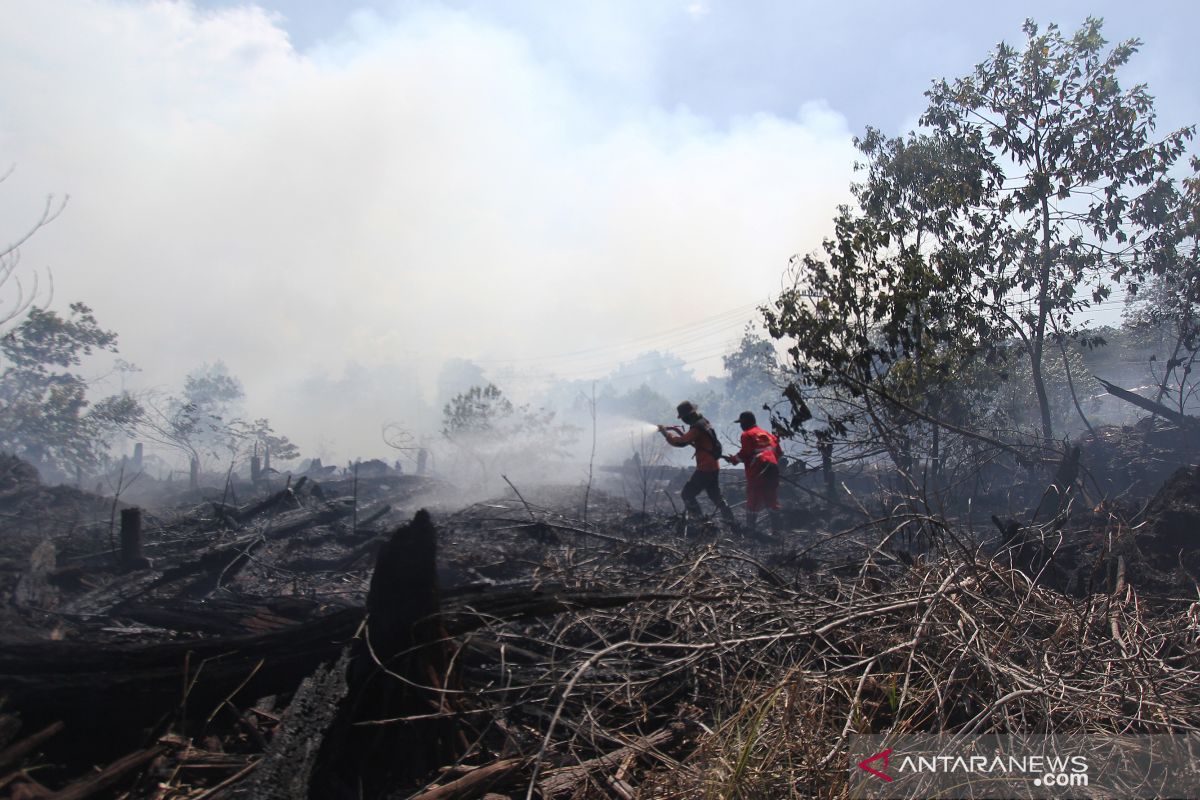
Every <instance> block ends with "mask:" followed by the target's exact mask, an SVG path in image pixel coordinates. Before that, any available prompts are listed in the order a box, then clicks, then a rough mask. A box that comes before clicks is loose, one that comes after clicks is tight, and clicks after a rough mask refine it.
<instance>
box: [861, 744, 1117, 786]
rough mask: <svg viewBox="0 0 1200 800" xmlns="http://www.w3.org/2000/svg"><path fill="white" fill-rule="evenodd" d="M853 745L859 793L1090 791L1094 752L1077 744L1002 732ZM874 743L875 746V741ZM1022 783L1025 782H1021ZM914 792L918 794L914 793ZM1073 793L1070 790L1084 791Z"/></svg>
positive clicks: (1092, 782)
mask: <svg viewBox="0 0 1200 800" xmlns="http://www.w3.org/2000/svg"><path fill="white" fill-rule="evenodd" d="M863 740H864V741H860V742H859V743H858V746H853V747H852V748H851V751H850V753H851V758H850V764H851V765H852V767H851V769H852V771H853V774H854V777H853V778H852V782H851V795H852V796H855V797H874V798H887V797H916V796H924V797H942V798H955V797H958V798H966V797H974V798H985V797H1009V796H1012V793H1013V792H1014V791H1015V792H1017V793H1020V794H1024V793H1025V792H1030V791H1032V792H1034V795H1033V796H1036V797H1055V796H1057V795H1056V794H1055V793H1056V792H1058V791H1061V790H1063V789H1067V790H1068V791H1070V790H1075V792H1076V793H1077V792H1081V791H1082V792H1087V790H1088V788H1089V787H1091V786H1092V785H1093V784H1094V780H1093V779H1094V778H1095V774H1094V773H1095V770H1094V769H1091V766H1092V763H1093V757H1092V755H1091V754H1090V753H1086V752H1081V750H1080V749H1079V748H1077V747H1059V746H1057V744H1058V743H1056V742H1054V741H1052V740H1049V739H1047V738H1046V737H1040V738H1039V739H1038V740H1037V741H1026V740H1024V739H1014V738H1004V739H1002V738H1001V737H964V738H961V739H955V738H954V737H925V736H915V735H905V736H893V737H886V738H884V737H863ZM872 745H873V746H872ZM1022 787H1024V788H1022ZM914 792H915V794H914ZM1076 793H1071V794H1070V795H1069V796H1084V795H1077V794H1076Z"/></svg>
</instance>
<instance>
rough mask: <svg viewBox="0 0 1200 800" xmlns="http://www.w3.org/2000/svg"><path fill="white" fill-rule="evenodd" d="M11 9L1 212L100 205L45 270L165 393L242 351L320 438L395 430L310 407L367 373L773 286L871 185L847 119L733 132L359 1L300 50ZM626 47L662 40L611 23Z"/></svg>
mask: <svg viewBox="0 0 1200 800" xmlns="http://www.w3.org/2000/svg"><path fill="white" fill-rule="evenodd" d="M6 16H7V18H8V19H7V21H6V24H5V26H4V27H3V28H0V74H4V75H5V76H6V78H5V81H4V90H3V92H0V159H3V160H5V161H9V162H13V163H15V164H16V165H17V167H18V172H17V173H16V174H15V175H14V176H13V178H12V179H11V180H10V181H9V182H7V183H5V184H4V185H3V186H0V213H2V214H3V219H4V220H6V221H9V220H18V221H19V220H21V219H24V218H25V217H27V216H29V215H31V214H33V213H34V212H35V211H36V208H37V207H38V206H39V204H40V196H41V195H43V194H44V193H46V192H51V191H54V192H62V191H69V192H70V193H71V194H72V196H73V198H72V202H71V205H70V207H69V209H68V211H67V213H66V214H65V215H64V216H63V217H62V218H61V219H60V220H58V221H57V222H56V223H55V224H54V225H53V227H52V228H50V229H48V230H47V231H45V232H43V233H42V234H41V235H40V236H39V237H38V238H37V239H36V240H35V241H34V242H33V243H31V245H30V246H29V247H28V248H27V251H26V256H27V262H28V261H31V260H35V261H36V263H38V264H43V263H44V264H48V265H50V266H51V267H52V268H53V270H54V275H55V280H56V285H57V287H58V294H59V298H60V300H61V301H63V302H65V301H67V300H70V299H75V298H81V299H84V300H86V301H88V302H90V303H91V304H92V305H93V306H94V307H95V308H96V310H97V313H98V315H99V317H100V319H101V321H102V322H103V323H105V324H107V325H109V326H111V327H113V328H115V329H116V330H118V332H119V333H120V334H121V337H122V345H123V354H124V355H125V356H126V357H127V358H129V359H130V360H132V361H135V362H137V363H139V364H140V365H141V366H142V367H143V368H144V369H145V370H146V374H148V375H151V376H154V377H156V378H157V379H158V380H160V381H161V382H165V383H171V382H176V381H178V379H179V377H180V376H181V375H182V374H183V373H184V372H186V371H188V370H190V369H191V368H193V367H194V366H196V365H197V364H199V363H200V362H201V361H204V360H210V361H211V360H213V359H215V358H222V359H224V360H225V362H226V363H227V364H228V365H229V366H230V368H231V370H232V371H233V372H234V373H235V374H237V375H239V376H240V377H241V378H242V380H243V381H244V383H245V384H246V387H247V390H248V395H249V400H248V405H250V406H251V407H252V409H257V411H256V413H259V414H272V415H277V414H278V412H275V411H274V409H275V408H277V407H279V408H283V407H284V405H286V411H284V412H283V413H284V415H285V416H286V417H287V419H286V420H285V422H286V425H281V426H280V427H281V428H284V429H285V430H288V431H289V432H291V433H292V435H293V436H294V437H295V438H297V439H299V440H301V442H302V444H308V443H309V442H310V440H311V441H314V442H315V441H316V439H317V437H318V436H320V435H324V436H326V437H335V438H337V439H338V440H339V441H340V442H344V443H346V446H365V443H367V442H374V441H377V436H378V428H379V424H380V423H381V422H382V421H383V420H375V419H370V420H366V419H354V420H349V419H339V418H338V416H337V409H336V407H331V406H330V405H329V404H328V403H327V402H326V401H327V400H328V398H325V399H323V400H322V403H321V405H320V407H308V406H306V403H305V398H303V397H298V396H295V395H294V394H291V393H293V392H294V390H295V389H294V387H296V386H299V385H301V382H302V381H303V380H304V379H305V378H307V377H309V376H312V375H323V374H327V375H334V376H336V375H340V374H341V372H342V370H343V369H344V367H345V365H346V364H347V363H349V362H352V361H353V362H356V363H360V364H363V365H366V366H368V367H369V366H371V365H390V364H396V363H410V362H412V363H415V362H417V361H422V360H423V361H422V363H423V364H425V365H426V366H425V367H424V369H426V371H428V369H429V367H428V364H429V363H430V362H431V361H436V360H440V359H441V358H444V357H446V356H451V355H461V356H467V357H471V356H476V355H479V356H492V357H496V356H512V355H522V354H529V355H537V354H539V353H548V352H562V351H565V350H570V349H572V348H573V347H576V346H588V345H591V344H594V343H595V342H597V341H608V340H620V339H624V338H633V337H634V336H637V335H639V334H641V333H646V332H651V331H656V330H661V329H663V328H666V327H670V326H671V325H673V324H678V323H684V322H690V321H694V320H696V319H697V318H702V317H703V316H704V315H705V314H707V313H709V312H712V313H716V312H719V311H721V310H724V309H727V308H732V307H736V306H741V305H745V304H748V303H753V302H756V301H761V300H763V299H764V298H765V297H766V295H768V294H769V293H771V292H773V291H776V290H777V289H778V285H779V277H780V274H781V273H782V271H783V268H784V267H785V265H786V262H787V258H788V256H789V255H791V254H792V253H793V252H796V251H802V250H809V249H812V248H813V247H815V246H816V245H817V244H818V243H819V240H820V235H821V233H822V232H823V231H824V230H825V227H826V221H827V220H828V219H829V218H830V216H831V215H832V210H833V207H834V205H835V204H836V203H837V202H839V201H840V200H842V199H844V197H845V195H846V187H847V184H848V181H849V178H850V163H851V161H852V159H853V153H852V149H851V146H850V135H849V133H848V132H847V131H846V127H845V124H844V120H843V119H842V117H841V116H840V115H839V114H838V113H836V112H835V111H833V110H831V109H829V108H828V107H827V106H823V105H820V104H810V105H807V106H805V107H804V108H803V110H802V111H801V112H800V113H799V114H798V115H797V116H796V117H795V118H792V119H781V118H778V117H773V116H766V115H763V116H753V117H747V118H744V119H739V120H737V121H736V122H735V123H734V124H733V125H731V126H728V127H726V128H717V127H714V126H713V125H712V124H710V123H709V122H708V121H707V120H705V119H703V118H700V117H697V116H696V115H694V114H691V113H689V112H688V110H687V109H684V108H667V109H664V108H656V107H654V106H653V105H651V104H649V103H647V102H645V98H644V97H639V98H637V102H636V103H635V104H633V105H631V104H630V103H629V101H628V99H627V98H620V99H617V100H613V98H611V97H607V98H605V97H597V96H594V95H592V94H589V93H588V92H586V91H583V90H581V89H580V84H579V83H578V82H577V81H576V80H575V79H573V78H572V77H571V76H572V75H574V74H576V72H575V71H573V70H571V69H565V68H561V66H562V65H561V64H555V63H547V62H544V61H539V60H538V59H537V58H535V56H534V55H533V54H532V53H531V50H530V48H529V47H528V46H527V43H526V41H525V40H524V39H523V38H522V37H521V35H520V34H519V32H516V31H513V30H503V29H499V28H497V27H494V26H488V25H484V24H482V23H479V22H478V21H476V20H474V19H473V18H471V17H469V16H466V15H462V14H454V13H449V12H435V11H429V12H421V13H416V14H413V15H411V16H409V17H406V18H405V19H403V20H401V21H399V22H396V23H384V22H383V21H381V20H380V19H378V18H374V17H358V18H356V21H355V24H354V25H352V26H351V27H350V28H348V29H347V32H345V33H343V35H341V36H340V37H331V39H330V43H329V44H327V45H326V46H325V47H323V48H321V49H320V50H318V51H316V52H313V53H309V54H303V55H302V54H299V53H297V52H296V51H294V50H293V48H292V47H291V45H290V44H289V42H288V40H287V37H286V35H285V34H284V33H283V32H282V31H281V30H280V28H279V27H278V23H277V21H276V20H274V19H272V18H271V17H270V16H269V15H267V14H266V13H264V12H262V11H260V10H256V9H254V8H253V7H247V8H240V9H234V10H229V11H223V12H220V13H201V12H198V11H197V10H195V9H194V8H193V7H191V6H190V5H187V4H182V3H170V2H154V3H149V4H143V3H128V2H119V1H118V0H19V1H18V2H15V3H12V4H10V5H9V6H8V7H7V14H6ZM602 38H603V40H604V41H606V42H622V41H625V42H626V45H627V46H626V48H625V49H626V50H627V51H628V52H630V53H632V54H635V55H636V54H637V53H642V52H643V49H642V47H643V46H642V45H641V44H638V42H639V41H640V40H638V39H637V37H636V36H633V35H632V34H630V35H623V34H622V32H621V31H620V29H619V28H618V27H615V25H614V23H613V21H612V20H611V19H608V20H605V21H604V27H603V30H602ZM643 54H644V53H643ZM578 57H579V58H580V59H584V60H586V61H588V64H587V65H585V66H586V67H587V70H593V71H594V70H597V69H599V70H603V67H602V66H599V65H602V64H603V63H606V59H607V58H608V57H609V56H607V55H605V54H603V53H600V52H590V53H589V52H581V53H579V54H578ZM650 61H651V60H650V59H648V58H644V57H634V58H633V59H632V62H633V63H634V65H635V66H633V67H630V68H628V73H627V74H621V75H619V82H626V83H628V85H631V86H634V85H638V84H639V81H641V80H642V79H643V78H644V77H645V76H644V74H643V73H644V70H646V69H649V67H648V66H647V65H648V64H649V63H650ZM614 69H617V68H615V67H614ZM587 70H585V71H587ZM618 72H620V70H618ZM13 225H14V226H16V227H19V225H18V224H17V223H13ZM13 232H15V231H13V230H12V229H11V228H10V227H5V228H4V229H2V230H0V237H3V236H8V235H10V234H11V233H13ZM306 415H309V416H311V417H312V419H308V418H306ZM317 420H320V422H319V423H318V422H317ZM356 426H357V427H356Z"/></svg>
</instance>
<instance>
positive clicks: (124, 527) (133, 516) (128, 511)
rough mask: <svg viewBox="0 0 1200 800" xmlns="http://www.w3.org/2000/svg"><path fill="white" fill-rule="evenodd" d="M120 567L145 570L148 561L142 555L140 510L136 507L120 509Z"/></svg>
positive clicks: (148, 564) (148, 563)
mask: <svg viewBox="0 0 1200 800" xmlns="http://www.w3.org/2000/svg"><path fill="white" fill-rule="evenodd" d="M121 566H122V567H124V568H125V569H145V568H146V567H148V566H150V560H149V559H148V558H146V556H145V555H143V554H142V510H141V509H140V508H138V507H137V506H134V507H132V508H123V509H121Z"/></svg>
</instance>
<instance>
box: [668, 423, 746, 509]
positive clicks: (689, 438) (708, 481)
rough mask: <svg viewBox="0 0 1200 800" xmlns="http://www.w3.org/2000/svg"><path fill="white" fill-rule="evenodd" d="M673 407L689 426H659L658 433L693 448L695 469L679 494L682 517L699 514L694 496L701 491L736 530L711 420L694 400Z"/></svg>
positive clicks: (717, 441)
mask: <svg viewBox="0 0 1200 800" xmlns="http://www.w3.org/2000/svg"><path fill="white" fill-rule="evenodd" d="M675 410H676V412H677V414H678V417H679V419H680V420H682V421H683V422H684V423H685V424H686V425H687V426H688V429H687V431H686V432H684V431H683V429H682V428H680V427H677V426H669V425H659V426H658V432H659V433H661V434H662V435H663V437H664V438H666V440H667V443H668V444H670V445H672V446H674V447H688V446H689V445H690V446H691V447H693V448H695V450H696V471H695V472H693V473H692V477H690V478H688V482H687V483H686V484H684V486H683V492H682V493H681V496H682V497H683V508H684V515H685V520H686V518H687V517H699V516H702V514H703V512H702V511H701V510H700V504H699V503H698V502H696V498H697V497H698V496H699V495H700V493H701V492H704V493H706V494H707V495H708V499H709V500H712V502H713V505H715V506H716V507H717V511H719V512H720V514H721V518H722V519H724V520H725V522H726V523H728V525H729V527H731V528H733V529H735V530H736V529H737V520H736V519H735V518H734V516H733V509H731V508H730V507H729V504H728V503H726V502H725V498H724V497H723V496H722V495H721V482H720V481H721V479H720V470H721V462H720V459H721V441H720V440H719V439H718V438H717V432H716V431H715V430H713V426H712V423H710V422H709V421H708V420H706V419H705V418H704V417H702V416H700V410H699V409H698V408H696V404H695V403H692V402H690V401H688V400H684V401H683V402H682V403H680V404H679V405H678V406H677V407H676V409H675Z"/></svg>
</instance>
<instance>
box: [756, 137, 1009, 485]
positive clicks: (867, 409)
mask: <svg viewBox="0 0 1200 800" xmlns="http://www.w3.org/2000/svg"><path fill="white" fill-rule="evenodd" d="M856 145H857V147H858V149H859V151H860V152H861V153H862V154H863V155H864V156H865V162H863V163H861V164H858V165H857V169H858V170H859V171H860V172H864V173H865V175H864V179H863V180H862V181H861V182H859V183H856V184H855V185H854V186H852V193H853V195H854V197H855V200H856V204H855V205H854V206H843V207H841V208H840V209H839V212H838V216H837V218H836V219H835V221H834V225H835V227H834V230H835V233H834V237H833V238H831V239H829V240H826V241H825V242H824V245H823V252H822V253H820V254H811V255H808V256H804V257H799V258H796V259H793V262H792V279H793V280H792V283H791V286H790V288H788V289H787V290H785V291H784V292H783V293H782V294H781V295H780V297H779V299H778V300H777V301H776V303H775V304H774V306H772V307H769V308H766V309H764V312H765V318H766V321H767V327H768V331H769V332H770V334H771V335H772V336H774V337H776V338H779V339H784V340H786V341H787V343H788V353H789V355H790V357H791V359H792V362H793V366H794V367H795V368H796V372H797V380H798V383H799V384H800V385H803V386H807V387H809V388H810V393H811V391H812V390H816V392H817V394H818V395H820V397H819V400H820V402H819V403H817V405H819V406H820V408H821V409H822V410H823V411H824V414H823V416H824V421H825V428H824V429H823V430H822V431H819V432H818V433H819V437H818V438H819V439H820V440H821V442H823V443H825V444H828V443H829V441H830V440H831V438H832V437H833V436H834V435H835V434H836V435H839V436H845V435H847V434H849V433H851V432H854V433H855V434H856V436H857V437H858V438H859V439H862V440H864V443H867V442H868V441H869V442H874V443H873V444H871V445H870V446H871V447H872V448H874V447H875V446H877V445H878V443H879V440H880V439H881V438H882V443H883V444H884V445H885V446H886V448H887V450H888V452H889V453H891V455H892V456H893V458H894V459H895V461H896V463H897V464H898V465H900V466H905V465H906V463H907V462H908V460H909V459H910V456H911V451H912V447H913V445H912V442H911V441H910V439H911V438H912V436H913V435H915V434H917V433H919V431H914V430H912V429H913V428H920V427H921V423H920V420H919V418H917V417H914V416H913V415H912V414H911V413H909V412H908V411H907V410H906V409H905V408H901V407H899V406H905V407H908V408H912V409H916V410H917V411H920V412H924V413H926V414H929V415H937V414H943V413H954V414H956V415H957V414H963V413H964V412H969V411H971V410H973V409H981V408H982V407H981V406H979V405H978V404H976V403H968V402H951V397H952V396H953V395H955V394H959V395H961V394H964V393H965V392H966V390H967V389H968V387H969V386H973V385H974V380H972V381H971V382H970V383H968V382H967V380H966V378H967V377H968V376H969V377H971V378H972V379H974V378H976V377H978V375H977V373H976V372H974V371H972V370H970V369H969V368H968V367H969V365H970V364H971V363H972V362H973V360H974V359H976V358H978V357H979V354H980V352H981V351H982V350H984V349H985V348H986V347H987V346H988V345H989V344H990V343H991V342H992V341H993V340H994V335H993V324H992V320H991V316H990V315H989V314H988V313H987V303H986V299H985V298H984V297H983V296H982V295H981V287H980V285H979V282H978V280H977V278H978V276H979V275H980V274H981V272H982V266H981V265H982V262H983V260H984V258H985V250H984V249H983V248H980V247H979V246H978V244H977V243H976V241H975V239H974V238H973V236H972V231H973V229H974V226H975V225H976V224H977V223H978V222H979V217H978V211H977V209H978V208H979V207H980V205H981V204H982V202H983V200H984V198H985V197H986V196H987V194H988V192H990V191H991V190H992V189H993V187H992V186H991V185H990V184H989V183H988V182H987V181H986V180H985V179H984V177H983V171H982V169H981V167H982V161H981V159H980V157H979V156H978V154H977V153H975V152H974V151H973V150H972V148H970V147H968V146H965V145H964V143H962V142H960V141H957V140H955V139H953V138H949V137H946V136H942V135H936V134H935V135H916V134H910V135H909V136H908V137H906V138H896V139H888V138H886V137H884V136H882V135H881V134H880V133H879V132H878V131H876V130H874V129H868V131H867V133H866V135H865V136H864V137H863V138H862V139H860V140H857V141H856ZM785 396H786V397H788V398H789V399H790V400H791V401H792V404H793V406H794V413H793V415H792V416H793V420H794V421H795V422H796V423H802V422H804V421H805V420H806V419H807V418H808V416H809V414H810V413H811V412H810V410H809V408H808V406H807V402H806V401H805V400H804V399H803V397H802V396H801V393H800V391H799V389H798V387H796V386H794V385H793V386H792V387H790V388H789V390H788V391H787V392H786V393H785ZM879 396H886V397H888V398H891V399H893V400H895V401H898V403H882V404H881V403H880V402H879V399H878V397H879ZM965 416H968V417H970V416H972V415H971V414H969V413H968V414H965ZM929 435H930V436H931V437H932V438H933V441H932V442H931V443H930V447H931V449H932V451H933V453H932V455H933V456H934V457H935V458H936V457H937V455H938V453H937V450H938V447H939V444H938V440H937V436H938V432H937V428H936V426H935V427H933V428H932V430H930V431H929Z"/></svg>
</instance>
